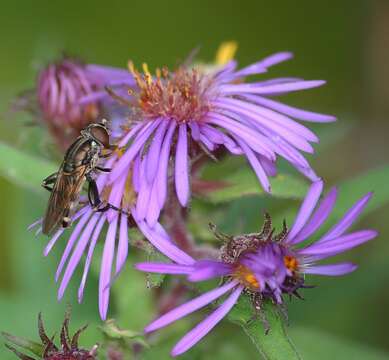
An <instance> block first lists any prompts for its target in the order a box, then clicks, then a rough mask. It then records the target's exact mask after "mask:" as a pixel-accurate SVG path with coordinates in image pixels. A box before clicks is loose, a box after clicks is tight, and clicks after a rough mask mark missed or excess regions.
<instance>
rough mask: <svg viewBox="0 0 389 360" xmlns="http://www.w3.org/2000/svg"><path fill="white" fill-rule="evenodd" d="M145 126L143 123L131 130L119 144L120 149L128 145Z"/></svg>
mask: <svg viewBox="0 0 389 360" xmlns="http://www.w3.org/2000/svg"><path fill="white" fill-rule="evenodd" d="M144 126H145V125H144V124H143V123H141V122H140V123H138V124H136V125H134V126H133V127H132V128H131V130H130V131H129V132H128V133H127V134H126V135H125V136H124V137H123V139H122V140H120V142H119V147H122V146H125V145H127V143H128V142H129V141H130V140H131V139H132V138H133V136H135V134H136V133H137V132H138V131H139V130H140V129H142V128H143V127H144Z"/></svg>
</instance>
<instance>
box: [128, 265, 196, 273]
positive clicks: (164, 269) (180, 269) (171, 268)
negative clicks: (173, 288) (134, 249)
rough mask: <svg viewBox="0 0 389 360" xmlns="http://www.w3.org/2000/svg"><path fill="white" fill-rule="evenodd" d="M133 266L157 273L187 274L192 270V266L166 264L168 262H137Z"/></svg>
mask: <svg viewBox="0 0 389 360" xmlns="http://www.w3.org/2000/svg"><path fill="white" fill-rule="evenodd" d="M135 268H136V269H137V270H140V271H144V272H149V273H157V274H175V275H187V274H190V273H191V272H192V271H193V267H192V266H189V265H179V264H168V263H151V262H144V263H137V264H135Z"/></svg>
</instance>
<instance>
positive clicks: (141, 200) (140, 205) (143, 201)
mask: <svg viewBox="0 0 389 360" xmlns="http://www.w3.org/2000/svg"><path fill="white" fill-rule="evenodd" d="M139 156H140V155H139ZM145 172H146V164H145V160H144V159H143V160H141V165H140V179H141V181H140V189H139V193H138V198H137V200H136V212H137V214H138V216H139V219H141V220H143V219H144V218H145V217H146V214H147V209H148V206H149V200H150V194H151V190H152V189H151V185H150V184H149V183H148V182H147V181H144V177H145V176H146V174H145Z"/></svg>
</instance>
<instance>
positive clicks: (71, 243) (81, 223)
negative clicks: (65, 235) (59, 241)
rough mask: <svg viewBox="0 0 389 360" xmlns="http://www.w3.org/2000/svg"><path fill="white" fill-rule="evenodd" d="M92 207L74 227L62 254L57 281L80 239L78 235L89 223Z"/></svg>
mask: <svg viewBox="0 0 389 360" xmlns="http://www.w3.org/2000/svg"><path fill="white" fill-rule="evenodd" d="M92 212H93V211H92V209H91V208H90V207H89V209H87V210H86V211H85V213H84V214H83V215H82V216H81V219H80V221H79V222H78V223H77V225H76V227H75V228H74V230H73V232H72V235H70V238H69V240H68V243H67V244H66V247H65V251H64V252H63V254H62V257H61V260H60V263H59V265H58V268H57V272H56V273H55V281H58V278H59V276H60V275H61V272H62V269H63V267H64V265H65V262H66V261H67V259H68V257H69V254H70V251H71V250H72V248H73V246H74V244H75V243H76V241H77V239H78V235H80V233H81V231H82V229H83V228H84V225H85V224H86V223H87V221H88V220H89V218H90V217H91V215H92Z"/></svg>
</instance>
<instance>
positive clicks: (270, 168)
mask: <svg viewBox="0 0 389 360" xmlns="http://www.w3.org/2000/svg"><path fill="white" fill-rule="evenodd" d="M257 158H258V161H259V162H260V164H261V165H262V167H263V170H265V173H266V175H267V176H272V177H274V176H277V166H276V163H275V161H270V160H269V159H267V158H265V157H264V156H262V155H257Z"/></svg>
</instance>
